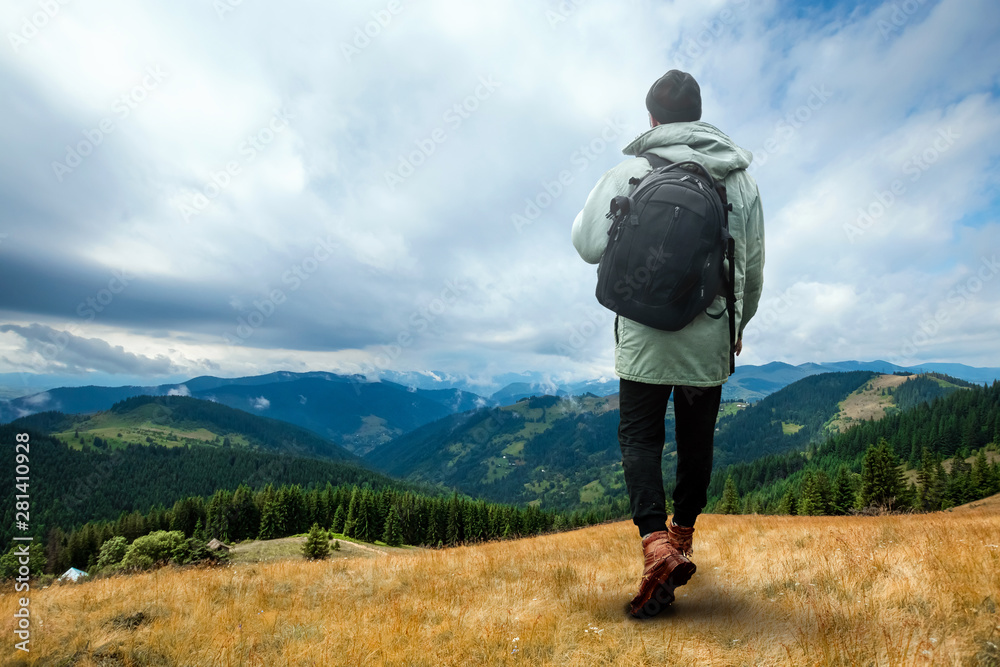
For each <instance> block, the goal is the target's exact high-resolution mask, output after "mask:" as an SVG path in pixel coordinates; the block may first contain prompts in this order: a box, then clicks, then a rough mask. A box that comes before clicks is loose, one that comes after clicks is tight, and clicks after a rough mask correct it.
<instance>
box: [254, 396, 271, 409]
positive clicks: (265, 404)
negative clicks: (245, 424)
mask: <svg viewBox="0 0 1000 667" xmlns="http://www.w3.org/2000/svg"><path fill="white" fill-rule="evenodd" d="M250 405H251V406H252V407H253V409H254V410H267V409H268V408H269V407H271V401H269V400H267V399H266V398H264V397H263V396H258V397H257V398H251V399H250Z"/></svg>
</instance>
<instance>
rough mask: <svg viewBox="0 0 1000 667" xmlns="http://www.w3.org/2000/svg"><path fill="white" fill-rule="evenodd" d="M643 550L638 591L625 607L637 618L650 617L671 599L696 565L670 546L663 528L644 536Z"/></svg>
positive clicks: (672, 599) (686, 580) (671, 600)
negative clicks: (642, 566)
mask: <svg viewBox="0 0 1000 667" xmlns="http://www.w3.org/2000/svg"><path fill="white" fill-rule="evenodd" d="M642 552H643V562H644V565H645V567H644V569H643V571H642V578H641V579H640V580H639V593H638V595H636V596H635V597H634V598H632V601H631V602H630V603H629V606H628V611H629V613H630V614H632V616H635V617H636V618H650V617H652V616H655V615H656V614H658V613H660V612H661V611H662V610H663V609H664V608H666V607H667V606H668V605H670V604H671V603H672V602H673V601H674V589H675V588H677V587H678V586H683V585H684V584H686V583H687V582H688V580H689V579H690V578H691V575H692V574H694V571H695V569H696V568H695V564H694V563H692V562H691V561H690V560H688V559H687V557H686V556H684V555H683V554H681V553H680V552H679V551H677V549H675V548H674V547H673V546H671V544H670V542H669V541H668V538H667V531H665V530H659V531H657V532H655V533H650V534H649V535H647V536H646V537H645V538H643V540H642Z"/></svg>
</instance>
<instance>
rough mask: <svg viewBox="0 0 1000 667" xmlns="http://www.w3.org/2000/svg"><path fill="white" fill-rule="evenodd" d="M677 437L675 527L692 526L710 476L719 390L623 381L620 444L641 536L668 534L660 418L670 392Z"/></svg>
mask: <svg viewBox="0 0 1000 667" xmlns="http://www.w3.org/2000/svg"><path fill="white" fill-rule="evenodd" d="M673 389H676V391H675V392H674V421H675V424H676V427H677V428H676V436H677V438H676V439H677V485H676V487H675V488H674V523H676V524H677V525H679V526H693V525H694V522H695V519H696V518H697V517H698V515H699V514H700V513H701V511H702V510H703V509H705V503H707V502H708V482H709V480H710V478H711V476H712V441H713V439H714V436H715V420H716V418H717V417H718V415H719V401H720V399H721V398H722V385H718V386H715V387H681V386H678V387H674V386H672V385H662V384H647V383H645V382H634V381H632V380H625V379H622V380H621V385H620V394H619V398H620V404H621V421H620V422H619V424H618V444H619V445H621V450H622V467H623V468H624V469H625V485H626V486H627V487H628V495H629V502H630V504H631V507H632V521H633V522H634V523H635V525H636V526H637V527H638V528H639V534H640V535H646V534H648V533H652V532H656V531H659V530H666V527H667V511H666V494H665V493H664V490H663V473H662V471H661V469H660V465H661V462H662V459H663V441H664V439H665V436H666V433H665V429H664V425H663V419H664V417H665V415H666V411H667V401H668V400H669V399H670V392H671V390H673Z"/></svg>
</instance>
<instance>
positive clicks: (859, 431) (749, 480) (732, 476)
mask: <svg viewBox="0 0 1000 667" xmlns="http://www.w3.org/2000/svg"><path fill="white" fill-rule="evenodd" d="M915 381H916V380H910V382H915ZM904 386H905V385H904ZM918 389H919V387H918ZM997 443H1000V383H998V382H994V383H993V384H992V385H991V386H988V387H986V386H983V387H975V388H971V389H967V390H963V391H956V392H953V393H951V394H949V395H947V396H945V397H938V398H936V399H934V400H933V401H932V402H931V403H930V404H923V405H922V406H920V407H917V408H914V409H911V410H908V411H906V412H902V413H895V414H892V415H889V416H887V417H885V418H883V419H882V420H879V421H864V422H861V423H859V424H857V425H856V426H854V427H853V428H851V429H849V430H848V431H846V432H844V433H842V434H839V435H836V436H833V437H831V438H830V439H828V440H827V441H826V442H825V443H823V444H822V445H819V446H811V447H809V449H808V450H807V451H805V452H801V451H797V452H789V453H786V454H781V455H771V456H766V457H763V458H760V459H757V460H756V461H752V462H748V463H739V464H734V465H731V466H728V467H725V468H722V469H720V470H717V471H716V472H715V473H714V474H713V476H712V481H711V484H710V487H709V497H710V501H709V505H708V507H709V508H710V509H711V508H715V511H718V512H727V513H753V512H756V513H773V514H846V513H850V512H855V511H863V510H865V509H867V508H871V507H872V506H881V507H884V508H886V509H895V510H908V509H910V510H918V511H933V510H938V509H947V508H948V507H953V506H955V505H960V504H963V503H967V502H971V501H973V500H978V499H979V498H983V497H985V496H988V495H992V494H993V493H998V492H1000V462H994V463H992V464H991V463H990V462H989V460H988V458H987V451H989V450H994V451H996V449H997ZM973 456H974V457H975V459H974V462H973V463H972V464H971V465H970V464H969V463H968V462H967V459H968V458H970V457H973ZM946 458H953V463H952V466H951V469H950V470H948V471H946V470H945V468H944V465H943V461H944V460H945V459H946ZM904 468H908V469H910V470H916V471H917V474H916V481H915V482H913V483H911V484H905V483H904V482H903V479H904V477H903V474H904V473H903V469H904ZM873 489H881V490H873ZM886 489H887V490H886Z"/></svg>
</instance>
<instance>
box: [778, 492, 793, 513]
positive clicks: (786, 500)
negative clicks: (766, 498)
mask: <svg viewBox="0 0 1000 667" xmlns="http://www.w3.org/2000/svg"><path fill="white" fill-rule="evenodd" d="M796 504H797V503H796V502H795V491H794V490H793V489H792V487H791V485H789V487H788V490H787V491H785V495H783V496H782V497H781V500H780V501H778V514H787V515H789V516H794V515H795V507H796Z"/></svg>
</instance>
